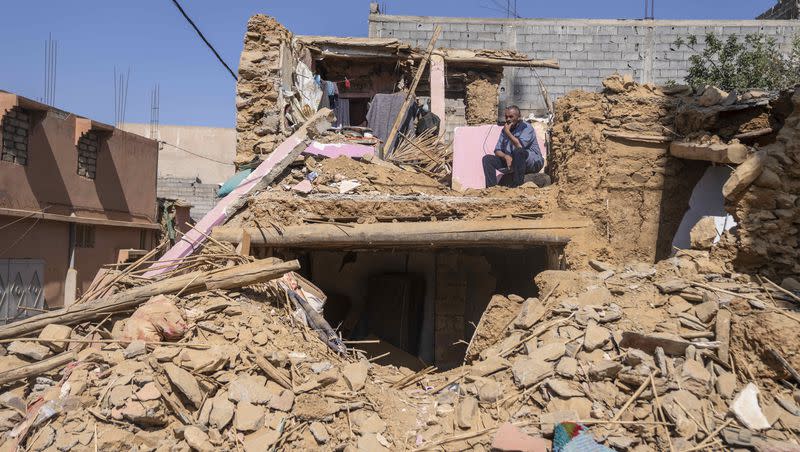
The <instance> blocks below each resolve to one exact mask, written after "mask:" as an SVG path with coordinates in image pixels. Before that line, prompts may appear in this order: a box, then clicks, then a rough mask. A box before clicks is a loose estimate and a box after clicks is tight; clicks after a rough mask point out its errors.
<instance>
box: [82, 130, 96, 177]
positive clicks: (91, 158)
mask: <svg viewBox="0 0 800 452" xmlns="http://www.w3.org/2000/svg"><path fill="white" fill-rule="evenodd" d="M99 148H100V139H99V138H98V137H97V134H96V133H94V132H86V133H84V134H83V135H81V137H80V138H79V139H78V175H79V176H83V177H85V178H88V179H94V178H95V176H96V175H97V151H98V149H99Z"/></svg>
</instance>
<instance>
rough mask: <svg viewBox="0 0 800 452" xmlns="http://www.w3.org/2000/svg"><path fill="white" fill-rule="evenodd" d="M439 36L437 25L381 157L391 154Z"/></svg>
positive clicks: (439, 31) (440, 31)
mask: <svg viewBox="0 0 800 452" xmlns="http://www.w3.org/2000/svg"><path fill="white" fill-rule="evenodd" d="M440 34H442V27H441V26H439V25H437V26H436V28H434V29H433V36H431V40H430V42H428V48H427V49H426V50H425V57H424V58H422V61H420V63H419V68H418V69H417V73H416V74H414V80H413V81H412V82H411V86H410V87H409V88H408V92H407V93H406V100H405V101H404V102H403V106H402V107H400V112H399V113H398V114H397V117H396V118H394V124H393V125H392V128H391V129H390V130H389V137H388V138H386V143H383V148H382V150H381V157H388V156H390V155H391V154H392V149H394V140H395V139H396V138H397V132H398V131H400V124H402V123H403V119H405V116H406V112H408V108H409V107H410V106H411V99H412V98H413V96H414V92H415V91H416V90H417V85H419V81H420V80H421V79H422V74H423V73H424V72H425V67H426V66H427V65H428V60H430V58H431V54H432V53H433V46H434V45H436V40H437V39H439V35H440Z"/></svg>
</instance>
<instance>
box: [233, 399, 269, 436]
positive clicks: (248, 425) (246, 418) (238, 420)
mask: <svg viewBox="0 0 800 452" xmlns="http://www.w3.org/2000/svg"><path fill="white" fill-rule="evenodd" d="M233 424H234V427H236V430H238V431H240V432H254V431H256V430H258V429H260V428H262V427H264V408H263V407H261V406H258V405H253V404H252V403H250V402H240V403H239V404H238V405H236V415H235V418H234V420H233Z"/></svg>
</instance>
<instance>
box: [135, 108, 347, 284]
mask: <svg viewBox="0 0 800 452" xmlns="http://www.w3.org/2000/svg"><path fill="white" fill-rule="evenodd" d="M332 123H333V112H332V111H331V110H330V109H329V108H322V109H320V110H319V111H318V112H316V113H315V114H314V115H313V116H312V117H311V118H310V119H309V120H308V121H307V122H306V123H305V124H303V126H301V127H300V128H299V129H298V130H297V131H296V132H295V133H293V134H292V136H290V137H289V138H287V139H286V140H285V141H284V142H283V143H281V144H280V145H279V146H278V147H277V148H276V149H275V150H274V151H272V153H270V154H269V156H268V157H267V159H266V160H264V162H262V163H261V164H260V165H259V166H258V168H256V169H255V171H253V172H252V173H250V175H249V176H247V178H246V179H245V180H243V181H242V183H240V184H239V186H237V187H236V188H235V189H233V191H231V192H230V193H229V194H228V196H226V197H224V198H223V199H222V200H221V201H219V202H218V203H217V205H216V206H214V208H213V209H211V211H210V212H208V213H207V214H206V215H205V216H204V217H203V218H202V219H201V220H200V221H199V222H198V223H197V224H196V225H195V226H194V228H192V230H190V231H189V232H187V233H186V234H185V235H183V237H181V239H180V240H179V241H178V242H177V243H176V244H175V245H174V246H173V247H172V248H170V249H169V251H167V252H166V253H164V255H163V256H161V259H159V261H158V262H156V263H155V264H153V265H152V266H151V268H152V269H153V270H151V271H149V272H147V273H145V274H144V276H145V277H146V278H152V277H154V276H157V275H160V274H162V273H164V272H166V271H169V270H172V269H173V268H175V267H176V266H177V265H178V264H177V263H176V264H175V265H163V263H164V262H177V261H176V259H180V258H182V257H186V256H188V255H190V254H192V253H193V252H194V251H195V250H196V249H198V248H199V247H200V246H201V245H202V244H203V243H204V242H205V241H206V238H207V237H208V234H210V233H211V229H212V228H213V227H214V226H218V225H220V224H222V223H224V222H225V221H226V220H227V219H228V218H230V217H231V215H233V214H234V213H235V212H236V211H237V210H238V209H240V208H241V207H242V206H243V205H244V203H245V202H246V200H247V195H248V194H250V193H253V192H256V191H258V190H261V189H263V188H265V187H267V186H268V185H269V184H271V183H272V182H273V181H274V180H275V178H277V177H278V176H279V175H280V174H281V173H282V172H283V170H285V169H286V168H287V167H288V166H289V164H291V163H292V162H293V161H294V159H295V158H297V156H299V155H300V154H301V153H302V152H303V151H305V150H306V148H308V146H309V144H310V140H309V139H308V131H309V130H310V129H314V130H316V131H318V132H323V131H325V130H327V129H328V128H329V127H330V126H331V124H332Z"/></svg>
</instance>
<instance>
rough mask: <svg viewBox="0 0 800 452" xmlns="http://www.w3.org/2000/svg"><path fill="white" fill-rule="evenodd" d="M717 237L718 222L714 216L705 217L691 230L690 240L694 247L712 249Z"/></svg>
mask: <svg viewBox="0 0 800 452" xmlns="http://www.w3.org/2000/svg"><path fill="white" fill-rule="evenodd" d="M716 239H717V224H716V222H715V221H714V217H703V218H701V219H700V220H699V221H698V222H697V223H696V224H695V225H694V226H692V230H691V231H689V241H690V243H691V246H692V248H693V249H696V250H707V249H711V246H712V245H713V244H714V240H716Z"/></svg>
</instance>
